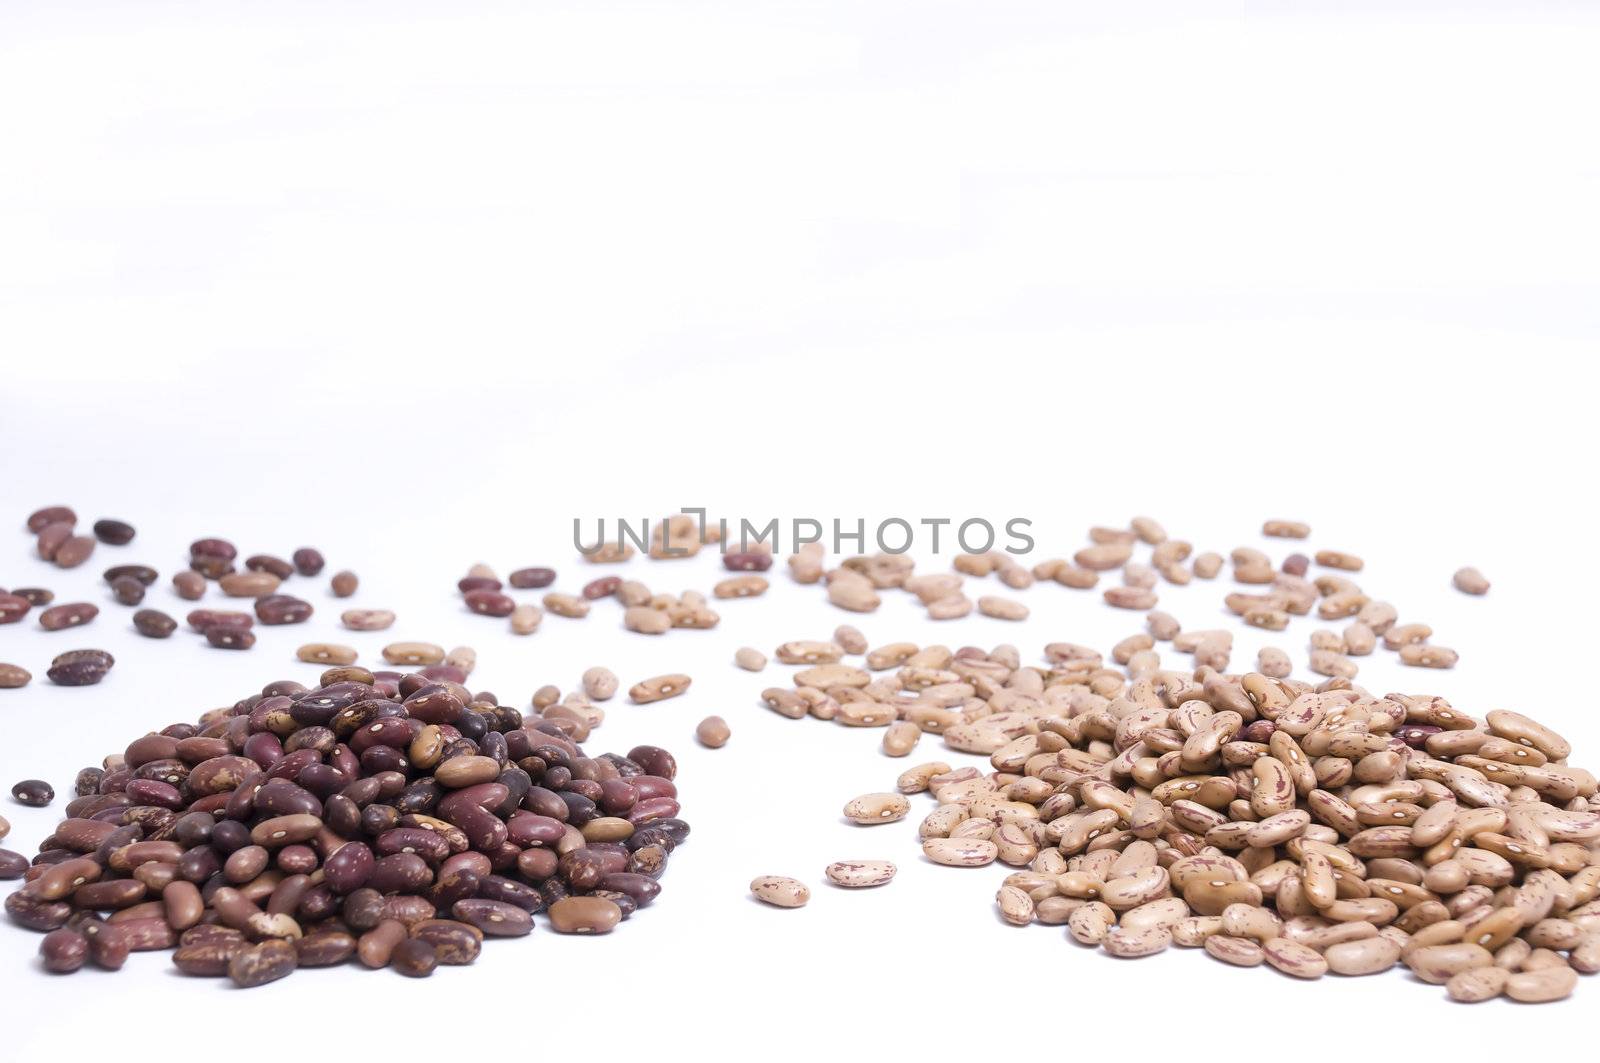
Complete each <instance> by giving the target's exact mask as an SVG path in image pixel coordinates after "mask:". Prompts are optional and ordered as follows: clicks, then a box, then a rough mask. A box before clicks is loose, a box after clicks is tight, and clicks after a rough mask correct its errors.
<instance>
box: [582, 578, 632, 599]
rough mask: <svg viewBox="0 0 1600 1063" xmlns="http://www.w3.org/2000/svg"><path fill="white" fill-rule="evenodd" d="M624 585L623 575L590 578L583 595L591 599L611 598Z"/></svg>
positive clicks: (584, 587)
mask: <svg viewBox="0 0 1600 1063" xmlns="http://www.w3.org/2000/svg"><path fill="white" fill-rule="evenodd" d="M620 586H622V577H621V576H601V577H600V578H599V579H596V580H590V581H589V582H588V583H586V584H584V586H583V596H584V597H585V598H588V599H589V600H590V601H598V600H599V599H601V598H609V597H611V596H612V595H613V594H615V593H617V588H618V587H620Z"/></svg>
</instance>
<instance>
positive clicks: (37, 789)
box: [11, 779, 56, 808]
mask: <svg viewBox="0 0 1600 1063" xmlns="http://www.w3.org/2000/svg"><path fill="white" fill-rule="evenodd" d="M11 796H12V797H14V798H16V799H17V801H18V802H19V803H20V804H24V805H27V806H28V807H29V808H43V807H45V806H46V805H48V804H49V803H50V802H51V801H54V800H55V799H56V791H55V787H53V786H51V785H50V784H49V783H47V782H45V781H44V780H43V779H23V780H22V781H21V782H19V783H17V784H16V785H15V786H13V787H12V788H11Z"/></svg>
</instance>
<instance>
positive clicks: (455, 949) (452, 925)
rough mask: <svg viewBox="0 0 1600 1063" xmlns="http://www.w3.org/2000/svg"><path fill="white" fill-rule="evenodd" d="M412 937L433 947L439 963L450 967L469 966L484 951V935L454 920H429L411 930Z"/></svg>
mask: <svg viewBox="0 0 1600 1063" xmlns="http://www.w3.org/2000/svg"><path fill="white" fill-rule="evenodd" d="M411 936H412V937H413V938H416V939H417V940H419V941H426V942H427V943H428V944H429V945H432V946H433V949H434V953H435V955H436V957H437V959H438V961H439V962H440V963H442V964H447V965H449V966H461V965H464V964H469V963H471V962H472V961H474V960H476V959H477V958H478V954H479V953H480V952H481V951H482V950H483V934H482V933H480V932H479V931H478V930H477V929H476V928H474V927H471V926H469V925H467V924H466V923H461V922H457V921H456V920H454V919H427V920H424V921H422V922H420V923H418V924H416V925H415V926H413V927H412V928H411Z"/></svg>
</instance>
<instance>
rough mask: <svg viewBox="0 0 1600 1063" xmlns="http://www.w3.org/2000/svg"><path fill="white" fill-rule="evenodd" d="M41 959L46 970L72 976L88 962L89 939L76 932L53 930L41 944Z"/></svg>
mask: <svg viewBox="0 0 1600 1063" xmlns="http://www.w3.org/2000/svg"><path fill="white" fill-rule="evenodd" d="M39 958H40V959H42V960H43V961H44V969H45V970H47V971H51V972H54V973H55V974H71V973H72V972H73V971H76V970H77V969H78V968H79V967H82V966H83V965H84V962H85V961H86V960H88V958H89V939H88V938H85V937H84V936H83V935H82V934H80V933H78V932H77V931H76V930H66V929H62V930H52V931H50V933H48V934H46V935H45V936H44V938H43V939H42V940H41V941H40V942H39Z"/></svg>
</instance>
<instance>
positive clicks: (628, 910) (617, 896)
mask: <svg viewBox="0 0 1600 1063" xmlns="http://www.w3.org/2000/svg"><path fill="white" fill-rule="evenodd" d="M589 896H591V897H602V898H604V899H605V900H608V901H610V902H611V903H612V904H614V905H616V906H617V911H618V912H620V913H621V917H622V919H624V920H625V919H627V918H628V917H629V916H630V915H632V914H633V913H634V912H636V911H638V910H639V903H638V902H637V901H635V900H634V899H633V898H632V897H630V896H628V895H627V894H626V893H622V892H620V891H618V890H607V889H598V890H595V891H594V892H592V893H590V894H589Z"/></svg>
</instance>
